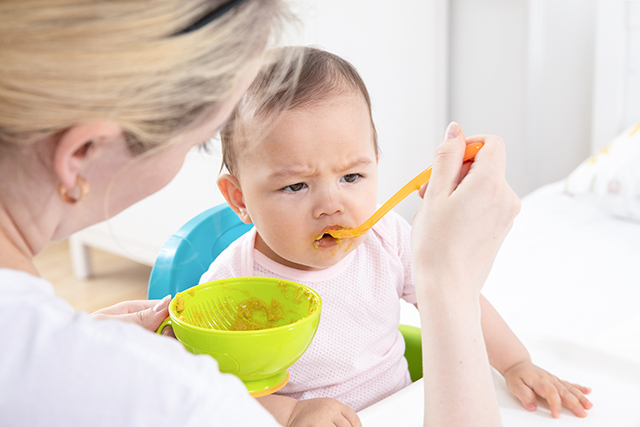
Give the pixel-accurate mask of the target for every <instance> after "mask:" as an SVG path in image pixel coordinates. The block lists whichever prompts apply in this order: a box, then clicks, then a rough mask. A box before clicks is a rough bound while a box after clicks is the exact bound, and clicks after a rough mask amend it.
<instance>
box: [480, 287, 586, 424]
mask: <svg viewBox="0 0 640 427" xmlns="http://www.w3.org/2000/svg"><path fill="white" fill-rule="evenodd" d="M480 307H481V310H482V333H483V335H484V340H485V344H486V346H487V354H488V355H489V363H491V366H493V367H494V368H495V369H496V370H497V371H498V372H500V374H501V375H502V376H503V377H504V378H505V381H506V383H507V387H508V388H509V390H511V392H512V393H513V394H514V395H515V396H516V397H517V398H518V399H520V401H521V402H522V404H523V405H524V407H525V408H526V409H527V410H529V411H535V410H536V407H537V405H536V401H537V399H536V395H539V396H540V397H542V398H544V399H546V400H547V402H549V406H550V408H551V415H552V416H553V417H554V418H557V417H559V416H560V409H561V407H562V405H564V406H565V407H567V408H568V409H570V410H571V411H573V413H574V414H576V416H578V417H581V418H582V417H586V416H587V412H586V411H585V409H590V408H591V407H592V406H593V405H592V404H591V402H589V400H588V399H587V398H586V397H585V394H588V393H589V392H590V391H591V390H590V389H589V388H587V387H583V386H581V385H578V384H571V383H569V382H567V381H563V380H560V379H558V378H557V377H556V376H555V375H552V374H550V373H549V372H547V371H545V370H544V369H541V368H539V367H538V366H536V365H534V364H533V363H532V362H531V356H530V355H529V352H528V351H527V349H526V348H525V346H524V344H522V342H521V341H520V340H519V339H518V337H516V335H515V334H514V333H513V331H512V330H511V328H509V326H508V325H507V323H506V322H505V321H504V320H503V319H502V317H501V316H500V314H498V312H497V311H496V309H495V308H493V306H492V305H491V304H490V303H489V301H487V299H486V298H485V297H484V296H482V295H480Z"/></svg>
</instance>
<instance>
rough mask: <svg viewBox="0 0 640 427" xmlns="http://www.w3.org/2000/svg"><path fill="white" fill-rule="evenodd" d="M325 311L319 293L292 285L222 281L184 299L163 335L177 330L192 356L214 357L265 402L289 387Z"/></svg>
mask: <svg viewBox="0 0 640 427" xmlns="http://www.w3.org/2000/svg"><path fill="white" fill-rule="evenodd" d="M321 308H322V300H321V299H320V296H319V295H318V294H317V293H316V292H315V291H314V290H313V289H311V288H309V287H307V286H304V285H301V284H299V283H295V282H291V281H288V280H281V279H274V278H268V277H239V278H232V279H223V280H216V281H213V282H208V283H203V284H200V285H197V286H194V287H193V288H190V289H187V290H186V291H183V292H180V293H178V294H177V295H176V296H175V298H173V300H172V301H171V303H170V304H169V317H168V318H167V320H165V321H164V322H163V323H162V325H160V327H159V328H158V333H161V332H162V329H164V327H165V326H166V325H168V324H169V325H171V326H172V327H173V331H174V333H175V335H176V338H177V339H178V340H179V341H180V342H181V343H182V344H183V345H184V346H185V348H186V349H187V350H188V351H190V352H191V353H193V354H208V355H210V356H212V357H213V358H215V359H216V360H217V361H218V366H219V369H220V371H221V372H226V373H230V374H234V375H236V376H238V377H239V378H240V379H241V380H242V381H243V382H244V384H245V385H246V387H247V389H248V390H249V392H250V393H251V394H252V395H253V396H255V397H259V396H264V395H267V394H270V393H273V392H275V391H277V390H279V389H280V388H282V387H284V385H285V384H286V383H287V381H288V378H289V375H288V372H287V368H288V367H289V366H291V365H292V364H293V363H294V362H295V361H296V360H298V359H299V358H300V356H302V354H303V353H304V352H305V351H306V349H307V348H308V347H309V344H311V340H312V339H313V337H314V335H315V333H316V330H317V329H318V323H319V322H320V311H321ZM238 329H245V330H238Z"/></svg>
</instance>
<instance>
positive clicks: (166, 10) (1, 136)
mask: <svg viewBox="0 0 640 427" xmlns="http://www.w3.org/2000/svg"><path fill="white" fill-rule="evenodd" d="M227 3H228V6H229V7H228V8H227V9H228V10H226V11H224V13H222V14H220V16H218V17H217V18H215V19H214V20H213V21H212V22H209V23H206V24H205V25H203V26H202V27H201V28H194V23H197V22H198V21H199V20H201V19H202V17H203V16H206V15H207V14H208V13H210V12H211V11H212V10H214V9H216V8H220V7H221V8H222V9H224V8H225V5H227ZM0 16H1V17H2V19H0V148H1V147H2V145H6V144H7V143H10V144H21V145H24V144H28V143H31V142H34V141H37V140H40V139H42V138H45V137H48V136H52V135H55V134H57V133H60V132H62V131H64V130H65V129H67V128H69V127H71V126H73V125H74V124H77V123H80V122H85V121H91V120H109V121H113V122H115V123H117V124H118V125H119V126H120V127H121V128H122V129H123V130H124V132H125V137H126V138H127V142H128V144H129V147H130V148H131V149H132V151H134V152H143V151H146V150H148V149H150V148H152V147H158V146H162V145H164V144H168V143H171V142H172V141H175V140H176V139H178V138H179V137H180V136H181V135H182V134H183V133H185V132H186V131H188V130H190V129H192V128H193V127H195V126H197V125H198V124H199V122H201V121H202V120H203V119H204V118H205V116H206V115H209V114H211V113H212V112H214V111H215V110H216V108H217V107H218V106H219V105H220V104H221V103H222V102H223V101H225V100H226V99H227V98H228V96H229V95H230V93H231V92H232V90H233V89H234V87H235V86H236V84H237V83H238V81H239V79H240V78H241V77H242V76H243V73H244V72H245V71H246V69H247V66H248V64H249V63H250V62H251V61H253V60H254V59H256V58H259V57H260V55H262V53H263V52H264V50H265V49H266V48H267V46H268V44H269V43H270V42H271V41H272V40H273V39H274V37H276V36H277V35H278V34H279V32H280V31H281V24H282V23H283V22H284V21H286V20H288V19H289V18H290V17H289V16H288V12H287V8H286V7H285V6H284V5H283V2H282V0H245V1H232V2H229V0H154V1H149V0H111V1H104V0H103V1H96V0H4V1H2V2H0ZM196 26H197V25H196ZM189 27H192V28H191V29H190V28H189Z"/></svg>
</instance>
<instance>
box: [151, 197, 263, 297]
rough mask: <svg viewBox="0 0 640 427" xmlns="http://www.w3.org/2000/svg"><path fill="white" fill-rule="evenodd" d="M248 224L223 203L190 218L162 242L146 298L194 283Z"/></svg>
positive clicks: (193, 284) (173, 291) (169, 292)
mask: <svg viewBox="0 0 640 427" xmlns="http://www.w3.org/2000/svg"><path fill="white" fill-rule="evenodd" d="M251 227H253V224H245V223H243V222H242V221H240V218H238V215H236V213H235V212H234V211H232V210H231V208H230V207H229V205H227V204H226V203H223V204H221V205H218V206H214V207H213V208H211V209H207V210H206V211H204V212H202V213H201V214H199V215H197V216H195V217H194V218H192V219H190V220H189V221H188V222H187V223H186V224H185V225H183V226H182V227H181V228H180V230H178V231H177V232H176V233H175V234H173V235H172V236H170V237H169V238H168V239H167V241H166V242H164V245H162V249H160V253H159V254H158V257H157V258H156V262H155V263H154V265H153V269H152V270H151V277H150V278H149V292H148V298H149V299H160V298H163V297H164V296H165V295H169V294H171V295H175V294H177V293H178V292H180V291H184V290H185V289H188V288H190V287H192V286H195V285H197V284H198V282H199V281H200V276H202V275H203V274H204V272H205V271H207V270H208V269H209V265H211V263H212V262H213V260H215V259H216V258H217V257H218V255H220V252H222V251H223V250H225V248H226V247H227V246H229V245H230V244H231V242H233V241H234V240H236V239H237V238H238V237H240V236H242V235H243V234H244V233H246V232H247V231H249V230H250V229H251Z"/></svg>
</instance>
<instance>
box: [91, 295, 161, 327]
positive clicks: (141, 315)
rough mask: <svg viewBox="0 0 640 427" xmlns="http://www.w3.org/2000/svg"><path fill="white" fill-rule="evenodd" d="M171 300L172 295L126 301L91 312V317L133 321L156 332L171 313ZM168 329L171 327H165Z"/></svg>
mask: <svg viewBox="0 0 640 427" xmlns="http://www.w3.org/2000/svg"><path fill="white" fill-rule="evenodd" d="M170 301H171V295H167V296H166V297H164V298H163V299H161V300H137V301H124V302H121V303H118V304H116V305H113V306H111V307H107V308H103V309H100V310H98V311H95V312H94V313H92V314H91V317H93V318H94V319H117V320H122V321H124V322H131V323H135V324H138V325H140V326H142V327H143V328H145V329H148V330H150V331H152V332H155V331H156V330H157V329H158V326H160V324H161V323H162V321H163V320H164V319H165V318H166V317H167V316H168V315H169V302H170ZM167 329H169V328H165V330H167ZM163 334H164V331H163ZM167 334H169V331H167ZM167 334H165V335H167Z"/></svg>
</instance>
